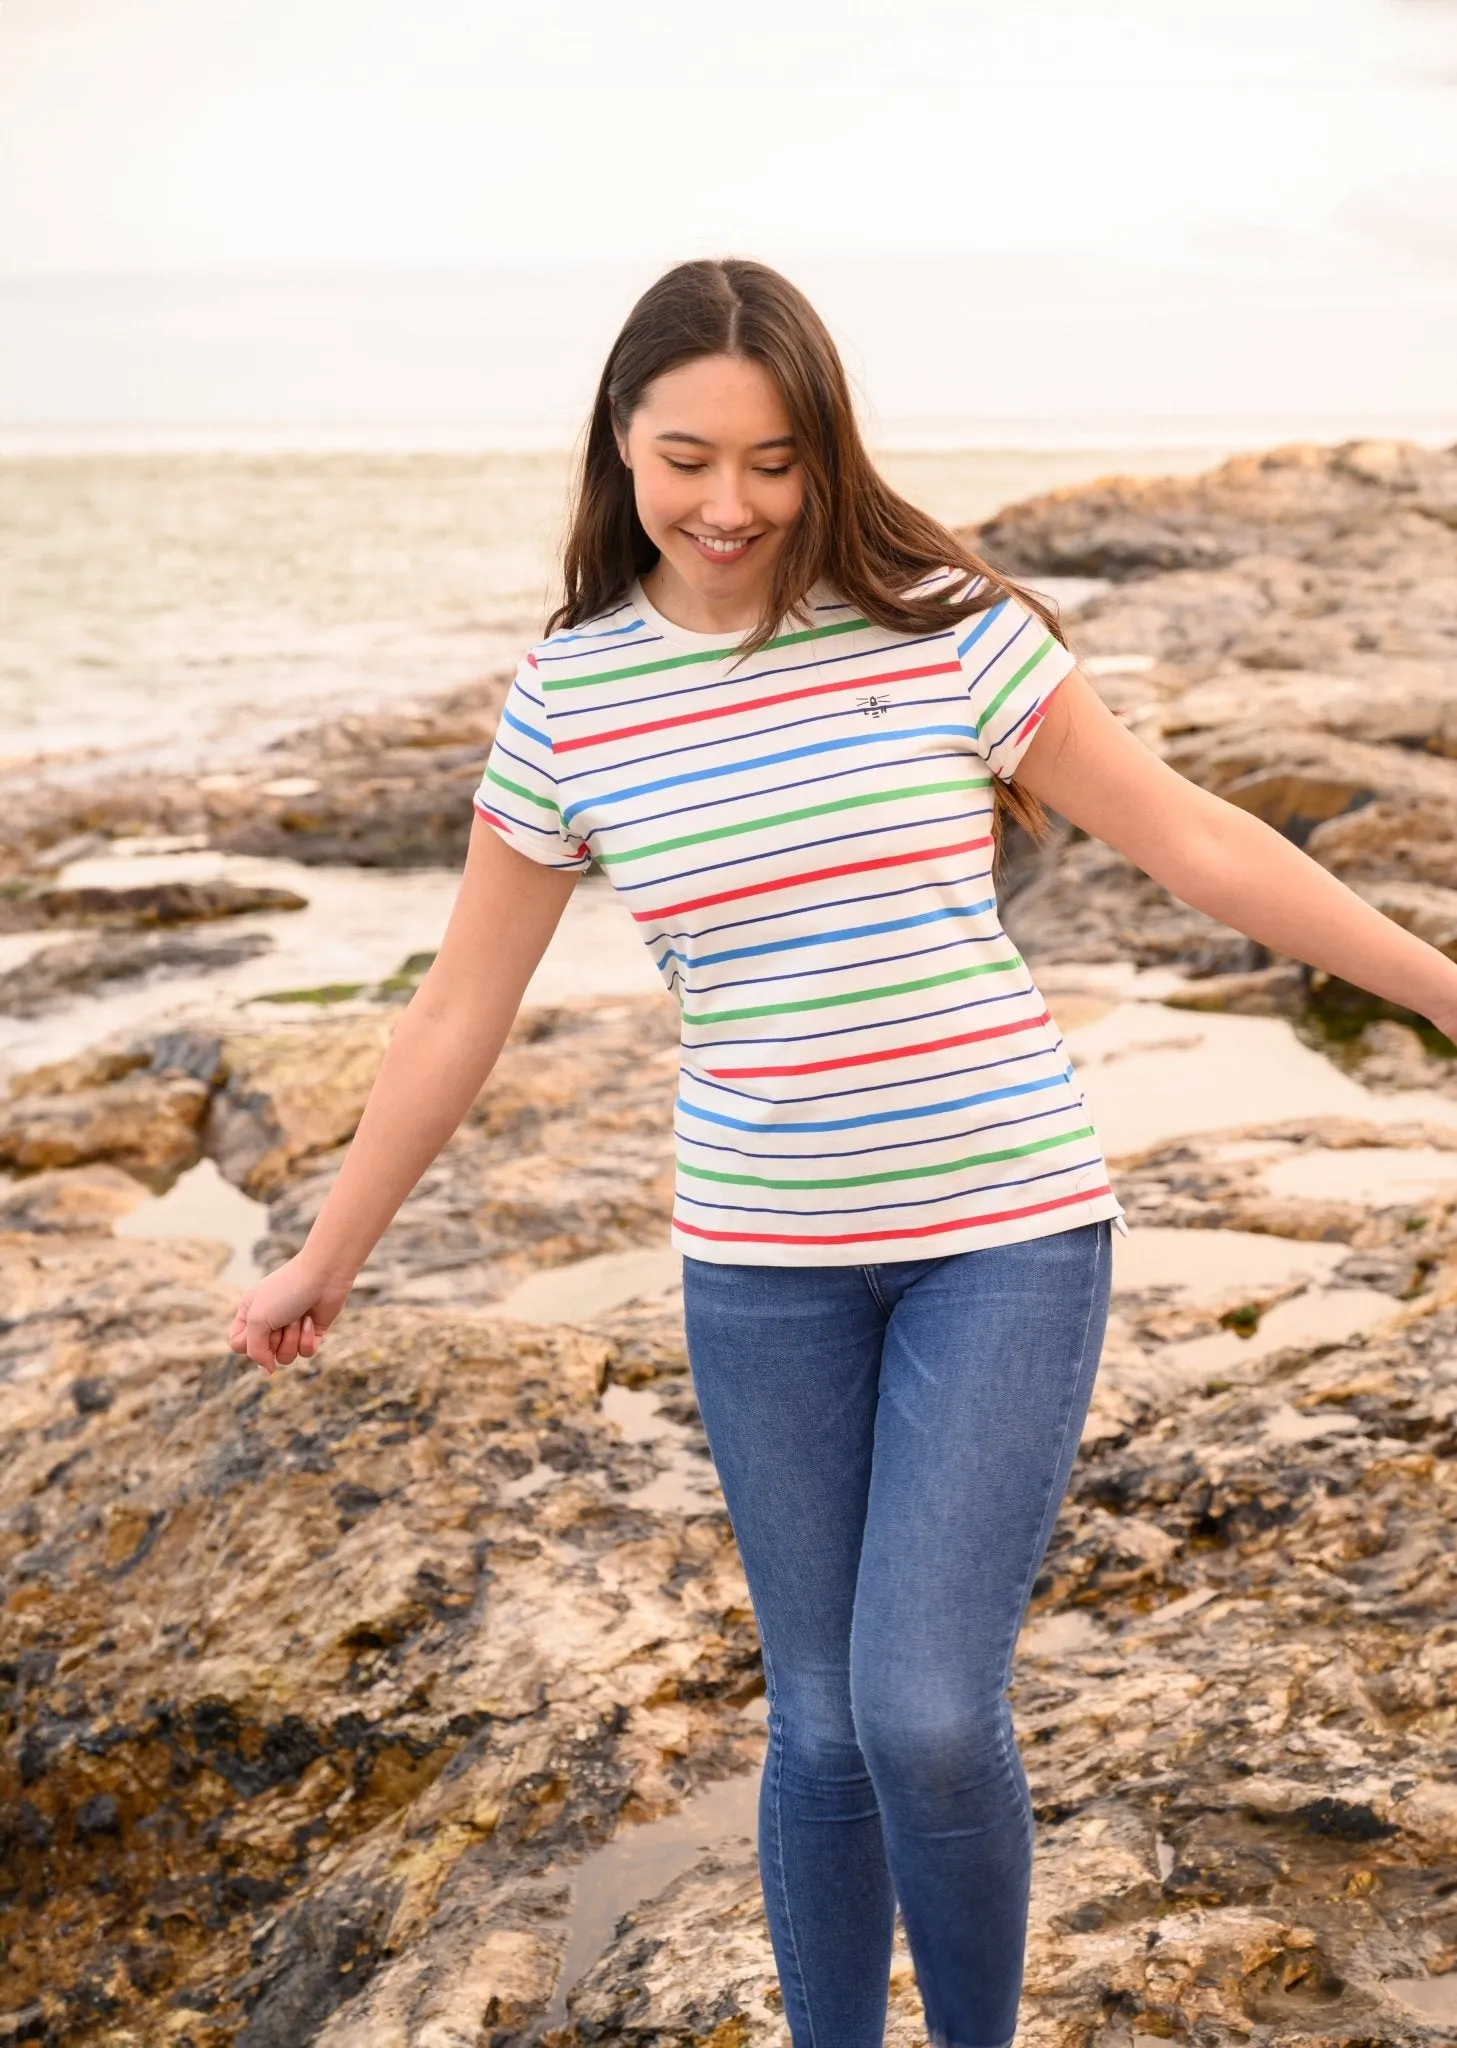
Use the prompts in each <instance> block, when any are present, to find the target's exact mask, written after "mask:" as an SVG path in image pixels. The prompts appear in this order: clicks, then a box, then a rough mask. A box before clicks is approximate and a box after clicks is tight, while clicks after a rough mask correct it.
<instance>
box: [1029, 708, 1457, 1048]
mask: <svg viewBox="0 0 1457 2048" xmlns="http://www.w3.org/2000/svg"><path fill="white" fill-rule="evenodd" d="M1017 781H1018V783H1019V785H1020V786H1021V787H1022V788H1023V789H1025V790H1027V791H1028V792H1029V793H1030V794H1031V795H1032V796H1035V797H1038V798H1040V800H1041V801H1042V802H1043V803H1045V804H1046V805H1047V806H1048V807H1049V808H1050V809H1051V810H1054V811H1057V812H1059V813H1060V814H1061V816H1063V817H1064V818H1066V819H1068V821H1069V822H1070V823H1071V824H1074V825H1076V826H1078V827H1079V829H1080V830H1081V831H1084V832H1087V833H1089V834H1091V836H1092V837H1093V838H1095V839H1101V840H1103V841H1104V842H1105V843H1106V844H1107V845H1109V846H1111V847H1113V848H1114V849H1115V850H1116V851H1117V852H1119V853H1121V854H1124V855H1126V856H1127V858H1128V859H1129V860H1131V861H1133V862H1134V863H1135V864H1136V865H1137V866H1138V867H1141V868H1142V869H1143V870H1144V872H1145V874H1149V875H1152V876H1153V878H1154V880H1155V881H1156V882H1161V883H1162V884H1163V886H1164V887H1165V888H1166V889H1167V890H1169V892H1170V893H1171V894H1172V895H1174V896H1177V897H1179V898H1180V899H1181V901H1183V902H1185V903H1190V904H1192V905H1193V906H1194V908H1195V909H1196V910H1203V911H1206V912H1207V913H1208V914H1209V916H1211V917H1217V918H1218V919H1219V920H1220V922H1221V923H1222V924H1227V925H1233V927H1234V928H1235V930H1236V931H1241V932H1244V933H1245V934H1246V935H1247V936H1248V937H1249V938H1252V939H1254V940H1256V941H1257V943H1258V944H1260V945H1262V946H1268V947H1269V948H1270V949H1271V951H1272V952H1276V953H1285V954H1288V955H1290V957H1291V958H1293V959H1296V960H1304V961H1305V962H1306V963H1307V964H1308V965H1309V966H1311V967H1320V968H1324V969H1325V970H1326V971H1327V972H1328V973H1330V974H1338V975H1340V977H1341V978H1342V980H1344V981H1350V982H1354V983H1355V984H1356V985H1357V986H1358V987H1360V988H1365V989H1369V990H1370V991H1371V992H1372V994H1373V995H1378V996H1382V997H1384V998H1385V999H1386V1000H1387V1001H1388V1002H1391V1003H1397V1004H1400V1006H1401V1007H1402V1008H1403V1009H1408V1010H1415V1011H1416V1012H1417V1013H1418V1014H1419V1015H1421V1016H1423V1017H1429V1018H1430V1019H1431V1021H1432V1022H1433V1023H1434V1024H1435V1025H1436V1026H1437V1028H1438V1030H1440V1031H1442V1032H1444V1033H1445V1034H1446V1035H1447V1037H1449V1038H1457V964H1454V963H1453V962H1452V961H1451V960H1449V959H1448V958H1447V957H1446V955H1445V954H1443V953H1439V952H1438V951H1437V950H1436V948H1435V947H1434V946H1429V945H1427V944H1426V943H1425V942H1424V941H1423V940H1421V939H1418V938H1414V937H1413V936H1412V934H1411V933H1410V932H1406V931H1403V930H1402V929H1401V927H1400V925H1397V924H1393V923H1392V921H1391V920H1390V918H1387V917H1383V916H1382V915H1381V913H1380V911H1379V910H1373V909H1372V908H1371V906H1370V904H1369V903H1364V902H1362V900H1361V898H1360V897H1359V896H1357V895H1355V894H1354V893H1353V892H1352V891H1351V890H1350V889H1348V888H1347V887H1346V886H1345V884H1344V883H1343V882H1338V881H1337V880H1336V878H1335V876H1334V875H1330V874H1327V872H1326V870H1325V869H1324V868H1323V867H1320V866H1319V865H1318V864H1317V863H1316V862H1315V861H1313V860H1311V859H1310V857H1309V855H1308V854H1304V853H1302V852H1301V851H1300V849H1299V848H1298V847H1296V846H1292V845H1291V843H1290V841H1289V840H1288V839H1285V838H1282V837H1281V835H1280V834H1279V833H1278V832H1276V831H1275V830H1274V829H1273V828H1272V827H1271V826H1269V825H1266V824H1264V823H1263V822H1262V820H1260V819H1259V818H1255V817H1252V816H1251V815H1250V813H1249V812H1248V811H1242V810H1240V809H1239V808H1238V807H1237V806H1236V805H1234V804H1230V803H1226V802H1225V801H1224V800H1223V798H1222V797H1217V796H1211V794H1210V793H1209V791H1208V790H1205V789H1200V788H1199V786H1198V784H1197V783H1193V782H1189V781H1187V780H1186V779H1185V777H1184V776H1182V775H1180V774H1178V773H1177V772H1176V771H1175V770H1174V769H1172V768H1170V767H1169V766H1168V764H1167V763H1166V762H1164V761H1161V760H1159V758H1158V756H1157V755H1156V754H1153V753H1151V752H1150V751H1149V749H1148V748H1147V747H1146V746H1144V744H1143V742H1142V741H1141V740H1138V739H1135V738H1134V736H1133V734H1132V733H1130V732H1129V731H1127V729H1126V728H1125V727H1124V726H1122V725H1121V724H1120V723H1119V722H1118V720H1117V719H1116V718H1115V717H1114V715H1113V713H1112V712H1111V711H1109V709H1108V708H1107V706H1106V705H1105V704H1104V703H1103V701H1102V699H1101V698H1100V697H1099V695H1098V693H1097V691H1096V690H1095V689H1094V688H1093V686H1092V684H1091V683H1090V682H1089V681H1088V680H1087V678H1086V677H1085V676H1084V675H1083V674H1082V673H1081V671H1080V670H1078V669H1073V670H1072V671H1071V672H1070V673H1069V674H1068V675H1067V676H1066V677H1065V678H1064V680H1063V681H1062V682H1061V683H1060V684H1059V685H1058V687H1057V689H1055V690H1054V691H1053V693H1052V698H1051V701H1050V703H1049V705H1048V708H1047V714H1046V716H1045V717H1044V719H1043V721H1042V724H1041V725H1040V726H1039V727H1038V730H1037V732H1036V734H1035V735H1034V736H1033V739H1032V741H1031V744H1030V745H1029V746H1028V748H1027V751H1026V753H1025V754H1024V755H1023V757H1022V761H1021V765H1020V766H1019V768H1018V770H1017Z"/></svg>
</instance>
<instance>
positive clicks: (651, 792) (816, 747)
mask: <svg viewBox="0 0 1457 2048" xmlns="http://www.w3.org/2000/svg"><path fill="white" fill-rule="evenodd" d="M928 739H948V740H954V739H959V740H970V741H971V742H972V743H973V745H974V744H975V741H976V729H975V727H974V726H969V725H918V726H911V727H909V728H908V729H905V730H901V729H898V728H896V729H888V730H886V731H884V732H881V731H878V730H875V731H871V732H856V733H848V734H846V736H845V737H844V738H843V739H838V740H816V741H815V742H814V743H813V745H811V746H807V747H785V748H784V749H783V750H782V751H781V752H779V753H777V754H760V755H758V756H757V757H756V758H755V759H753V760H749V761H724V762H721V763H720V764H719V765H718V766H717V767H714V768H694V769H691V770H689V771H688V772H687V773H685V774H682V775H661V776H659V777H658V778H657V780H656V781H654V782H638V783H630V784H629V785H628V787H627V788H626V789H614V790H604V791H603V792H602V793H601V794H600V795H599V796H595V797H583V798H581V799H580V800H579V801H578V802H577V803H574V804H568V805H567V808H566V809H565V811H563V813H562V816H563V817H564V818H565V819H566V820H567V821H568V822H570V820H571V819H572V818H573V817H574V816H575V815H576V813H577V812H578V811H580V810H584V809H585V808H586V806H587V805H588V804H589V803H593V804H596V805H598V806H599V807H600V806H602V805H605V804H625V803H628V802H630V801H631V799H632V798H633V797H635V796H656V795H657V794H658V793H659V792H660V791H661V790H665V789H685V788H686V787H687V786H688V785H689V784H690V783H694V782H717V781H719V780H721V779H722V777H724V776H725V775H751V774H753V773H754V772H755V771H756V770H757V769H760V768H779V767H782V766H783V764H784V763H785V762H786V761H807V760H810V759H812V758H813V756H814V755H816V754H839V753H843V752H844V751H845V749H846V748H847V747H883V746H885V745H887V744H888V743H890V742H895V743H896V744H899V743H900V742H901V741H903V740H928ZM946 758H947V756H945V755H943V754H932V755H921V754H911V755H908V756H907V757H906V759H905V760H895V761H881V762H878V763H877V764H876V765H877V767H879V768H882V769H888V768H902V767H906V766H908V765H909V764H910V763H911V762H913V761H919V760H926V759H929V760H933V761H940V760H945V759H946ZM815 779H816V780H818V781H827V780H829V779H830V778H828V777H825V776H819V777H817V778H815ZM805 786H806V785H805V784H804V783H802V782H793V783H782V784H780V785H779V787H780V788H784V789H796V788H803V787H805ZM772 794H773V792H772V791H770V790H763V789H756V790H755V791H754V792H753V795H754V797H755V798H758V797H760V796H768V795H772ZM748 800H749V799H748V795H747V793H746V792H744V791H740V792H739V794H738V795H737V796H736V797H735V798H734V799H733V801H734V802H736V803H744V802H747V801H748ZM689 808H690V809H693V810H697V809H700V808H703V807H702V806H700V805H696V804H694V805H690V806H689ZM659 815H667V814H665V813H659ZM672 815H675V816H676V815H677V813H676V812H675V813H673V814H672ZM633 822H634V823H636V822H638V821H637V820H634V821H633Z"/></svg>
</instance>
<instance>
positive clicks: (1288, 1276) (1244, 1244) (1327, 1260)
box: [1113, 1224, 1350, 1299]
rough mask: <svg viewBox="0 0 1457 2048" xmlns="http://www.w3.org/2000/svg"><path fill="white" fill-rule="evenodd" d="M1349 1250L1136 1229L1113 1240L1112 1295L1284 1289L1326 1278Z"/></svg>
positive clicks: (1232, 1233) (1219, 1233) (1215, 1233)
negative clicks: (1171, 1290) (1159, 1290)
mask: <svg viewBox="0 0 1457 2048" xmlns="http://www.w3.org/2000/svg"><path fill="white" fill-rule="evenodd" d="M1349 1256H1350V1247H1349V1246H1348V1245H1344V1244H1308V1243H1305V1242H1303V1241H1297V1240H1295V1239H1293V1238H1288V1237H1265V1236H1262V1235H1260V1234H1259V1233H1257V1232H1255V1231H1252V1230H1171V1229H1163V1228H1161V1227H1159V1226H1156V1225H1152V1224H1140V1225H1139V1226H1138V1228H1137V1229H1136V1230H1134V1231H1132V1232H1131V1233H1130V1234H1129V1235H1128V1236H1127V1237H1126V1238H1117V1237H1115V1239H1114V1241H1113V1289H1114V1292H1115V1293H1120V1292H1121V1293H1127V1294H1141V1293H1143V1292H1144V1290H1145V1289H1147V1288H1154V1287H1168V1288H1174V1289H1177V1291H1178V1292H1179V1293H1180V1294H1181V1295H1185V1296H1188V1297H1192V1298H1195V1299H1211V1298H1217V1297H1219V1296H1222V1295H1225V1294H1228V1293H1230V1292H1232V1291H1233V1290H1234V1289H1236V1288H1241V1287H1247V1288H1249V1289H1250V1290H1251V1291H1254V1290H1255V1289H1257V1288H1258V1289H1265V1288H1270V1287H1286V1286H1289V1285H1290V1284H1291V1282H1292V1281H1295V1280H1300V1279H1304V1280H1307V1281H1322V1280H1326V1279H1328V1278H1329V1277H1330V1275H1331V1274H1332V1273H1333V1272H1334V1271H1335V1269H1336V1267H1337V1266H1339V1265H1340V1264H1341V1262H1342V1260H1343V1259H1346V1258H1349Z"/></svg>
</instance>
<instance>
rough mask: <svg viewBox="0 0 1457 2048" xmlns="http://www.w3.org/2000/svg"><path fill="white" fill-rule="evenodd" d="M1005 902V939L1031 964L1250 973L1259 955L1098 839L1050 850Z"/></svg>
mask: <svg viewBox="0 0 1457 2048" xmlns="http://www.w3.org/2000/svg"><path fill="white" fill-rule="evenodd" d="M1024 873H1027V874H1028V876H1029V878H1028V879H1027V880H1026V881H1025V882H1024V883H1023V885H1022V887H1021V888H1020V889H1018V890H1017V891H1016V893H1015V894H1014V895H1011V896H1010V897H1008V898H1004V901H1003V906H1002V908H1003V921H1004V923H1005V925H1006V928H1007V932H1008V935H1009V936H1010V937H1011V939H1012V941H1013V943H1014V944H1015V945H1016V947H1017V948H1018V950H1019V952H1022V953H1024V954H1025V955H1026V956H1027V957H1028V959H1029V960H1031V961H1032V963H1033V965H1034V968H1035V966H1036V963H1037V962H1038V961H1039V960H1062V961H1074V960H1079V961H1100V960H1132V961H1134V962H1135V963H1136V964H1137V965H1138V966H1140V967H1168V966H1172V965H1184V966H1187V967H1190V968H1192V969H1193V971H1194V972H1195V973H1196V974H1210V975H1229V974H1247V973H1248V972H1249V971H1250V970H1251V969H1252V968H1253V967H1255V966H1256V965H1257V963H1258V962H1259V961H1260V960H1261V958H1262V955H1261V953H1260V949H1259V948H1258V947H1257V946H1255V945H1254V944H1253V943H1252V942H1251V941H1250V940H1249V939H1246V938H1245V937H1244V936H1243V935H1242V934H1241V933H1239V932H1234V931H1231V930H1230V929H1229V927H1228V926H1227V925H1222V924H1219V923H1217V922H1216V921H1215V919H1213V918H1212V917H1206V916H1204V914H1203V913H1202V912H1201V911H1198V910H1191V909H1190V908H1189V906H1188V905H1187V904H1184V903H1180V902H1178V901H1177V899H1176V898H1174V897H1172V896H1171V895H1170V894H1169V892H1168V890H1167V889H1164V888H1162V887H1160V885H1159V884H1158V883H1157V882H1155V881H1152V880H1151V879H1150V878H1149V877H1148V876H1147V875H1145V874H1143V873H1142V872H1141V871H1140V870H1139V869H1138V868H1136V867H1134V866H1133V864H1132V862H1131V861H1126V860H1125V859H1124V858H1123V856H1122V855H1121V854H1118V853H1114V852H1113V851H1112V849H1111V848H1110V847H1107V846H1104V845H1103V844H1102V843H1101V841H1099V840H1096V839H1083V838H1081V837H1079V838H1076V839H1073V840H1071V841H1069V842H1065V843H1060V844H1055V845H1054V846H1053V847H1051V848H1049V849H1048V851H1047V853H1046V855H1045V856H1044V858H1043V859H1042V860H1041V861H1039V862H1037V863H1036V864H1035V865H1032V866H1030V868H1029V869H1024Z"/></svg>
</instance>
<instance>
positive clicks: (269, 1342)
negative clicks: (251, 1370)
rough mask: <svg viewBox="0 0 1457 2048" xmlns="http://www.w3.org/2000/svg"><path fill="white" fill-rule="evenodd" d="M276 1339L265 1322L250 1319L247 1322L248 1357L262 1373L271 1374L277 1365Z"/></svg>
mask: <svg viewBox="0 0 1457 2048" xmlns="http://www.w3.org/2000/svg"><path fill="white" fill-rule="evenodd" d="M277 1342H278V1340H277V1337H276V1335H275V1333H274V1332H273V1331H272V1330H270V1329H269V1327H268V1325H267V1324H266V1323H265V1322H261V1321H257V1320H254V1319H253V1318H251V1317H250V1319H249V1322H248V1356H249V1357H250V1358H251V1359H252V1361H253V1363H254V1364H255V1365H256V1366H260V1367H261V1368H262V1369H263V1371H264V1372H270V1373H271V1372H272V1371H273V1370H274V1368H275V1367H276V1365H277V1363H278V1359H277V1355H276V1348H277Z"/></svg>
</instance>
